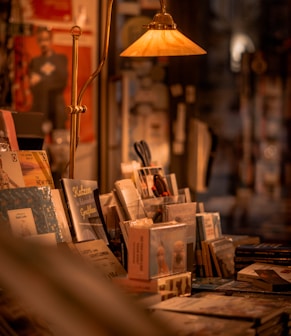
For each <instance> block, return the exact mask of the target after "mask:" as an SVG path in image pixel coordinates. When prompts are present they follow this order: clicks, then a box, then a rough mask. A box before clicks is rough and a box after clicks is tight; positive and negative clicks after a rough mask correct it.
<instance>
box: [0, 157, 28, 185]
mask: <svg viewBox="0 0 291 336" xmlns="http://www.w3.org/2000/svg"><path fill="white" fill-rule="evenodd" d="M20 187H25V184H24V179H23V174H22V170H21V165H20V162H19V159H18V156H17V152H16V151H6V152H1V151H0V189H10V188H20Z"/></svg>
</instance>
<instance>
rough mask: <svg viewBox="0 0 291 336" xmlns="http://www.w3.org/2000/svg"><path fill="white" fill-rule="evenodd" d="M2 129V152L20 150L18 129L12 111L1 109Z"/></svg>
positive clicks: (0, 122) (0, 138)
mask: <svg viewBox="0 0 291 336" xmlns="http://www.w3.org/2000/svg"><path fill="white" fill-rule="evenodd" d="M0 130H1V132H0V143H1V148H0V152H2V151H16V150H18V149H19V147H18V141H17V136H16V129H15V124H14V120H13V117H12V112H11V111H7V110H0Z"/></svg>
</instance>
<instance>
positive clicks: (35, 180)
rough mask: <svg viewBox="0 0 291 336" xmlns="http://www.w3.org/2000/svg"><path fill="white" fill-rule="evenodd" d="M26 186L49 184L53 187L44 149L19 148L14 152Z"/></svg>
mask: <svg viewBox="0 0 291 336" xmlns="http://www.w3.org/2000/svg"><path fill="white" fill-rule="evenodd" d="M16 153H17V155H18V159H19V162H20V166H21V170H22V175H23V179H24V183H25V186H26V187H31V186H36V187H43V186H49V187H50V188H51V189H54V188H55V185H54V180H53V177H52V173H51V168H50V163H49V159H48V155H47V152H46V151H45V150H20V151H17V152H16Z"/></svg>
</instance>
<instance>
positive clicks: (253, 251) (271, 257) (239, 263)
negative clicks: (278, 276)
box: [234, 243, 291, 272]
mask: <svg viewBox="0 0 291 336" xmlns="http://www.w3.org/2000/svg"><path fill="white" fill-rule="evenodd" d="M234 261H235V270H236V272H238V271H239V270H241V269H242V268H244V267H246V266H248V265H250V264H252V263H254V262H259V263H267V264H274V265H283V266H291V246H285V245H283V244H278V243H259V244H247V245H246V244H244V245H240V246H237V247H236V249H235V257H234Z"/></svg>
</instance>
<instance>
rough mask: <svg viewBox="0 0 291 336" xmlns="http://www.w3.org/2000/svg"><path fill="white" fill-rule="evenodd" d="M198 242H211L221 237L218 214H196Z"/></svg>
mask: <svg viewBox="0 0 291 336" xmlns="http://www.w3.org/2000/svg"><path fill="white" fill-rule="evenodd" d="M196 222H197V225H198V226H199V233H200V240H201V241H202V240H211V239H215V238H219V237H221V223H220V215H219V213H218V212H214V213H213V212H202V213H197V214H196Z"/></svg>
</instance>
